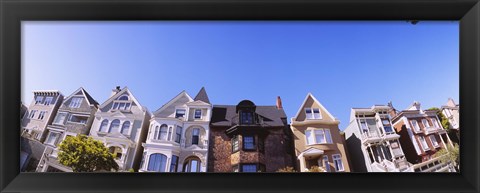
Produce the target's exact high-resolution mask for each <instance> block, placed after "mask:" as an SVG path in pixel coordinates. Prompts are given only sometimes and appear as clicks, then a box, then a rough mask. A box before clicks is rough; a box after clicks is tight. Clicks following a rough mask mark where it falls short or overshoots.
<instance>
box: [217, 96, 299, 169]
mask: <svg viewBox="0 0 480 193" xmlns="http://www.w3.org/2000/svg"><path fill="white" fill-rule="evenodd" d="M209 142H210V145H209V155H208V172H276V171H277V170H278V169H281V168H285V167H287V166H290V167H293V166H294V154H293V139H292V133H291V131H290V129H289V126H288V124H287V116H286V114H285V112H284V111H283V109H282V106H281V101H280V98H278V99H277V105H276V106H256V105H255V104H254V103H253V102H252V101H249V100H243V101H241V102H240V103H238V104H237V105H213V110H212V119H211V121H210V136H209Z"/></svg>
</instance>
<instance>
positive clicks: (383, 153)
mask: <svg viewBox="0 0 480 193" xmlns="http://www.w3.org/2000/svg"><path fill="white" fill-rule="evenodd" d="M382 146H383V144H382ZM378 147H380V151H381V152H382V155H383V159H385V152H384V151H383V148H382V147H381V146H377V148H378ZM380 158H382V156H380ZM382 161H383V160H382Z"/></svg>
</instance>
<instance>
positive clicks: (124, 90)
mask: <svg viewBox="0 0 480 193" xmlns="http://www.w3.org/2000/svg"><path fill="white" fill-rule="evenodd" d="M124 93H128V95H129V96H130V98H132V101H133V102H134V103H136V104H137V105H138V107H139V108H140V109H142V111H147V109H146V108H145V107H144V106H142V105H141V104H140V103H139V102H138V101H137V99H136V98H135V96H133V94H132V92H130V90H129V89H128V87H123V88H122V90H120V91H118V92H117V94H114V95H113V96H111V97H110V98H108V99H107V101H105V102H103V103H102V104H101V105H100V107H99V108H103V107H105V106H106V105H107V104H109V103H110V102H112V101H113V100H115V99H116V98H118V97H119V96H121V95H122V94H124Z"/></svg>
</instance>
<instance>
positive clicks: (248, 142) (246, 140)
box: [243, 136, 255, 149]
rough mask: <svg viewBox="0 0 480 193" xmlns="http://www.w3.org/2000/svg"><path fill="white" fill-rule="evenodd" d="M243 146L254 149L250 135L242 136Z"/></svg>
mask: <svg viewBox="0 0 480 193" xmlns="http://www.w3.org/2000/svg"><path fill="white" fill-rule="evenodd" d="M243 148H245V149H255V144H254V142H253V137H252V136H244V137H243Z"/></svg>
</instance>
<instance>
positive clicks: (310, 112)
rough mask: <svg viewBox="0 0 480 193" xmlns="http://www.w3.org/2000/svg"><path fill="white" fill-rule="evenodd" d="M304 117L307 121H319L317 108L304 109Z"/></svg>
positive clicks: (319, 115) (319, 116)
mask: <svg viewBox="0 0 480 193" xmlns="http://www.w3.org/2000/svg"><path fill="white" fill-rule="evenodd" d="M305 115H306V117H307V119H321V118H322V116H321V114H320V109H319V108H305Z"/></svg>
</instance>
